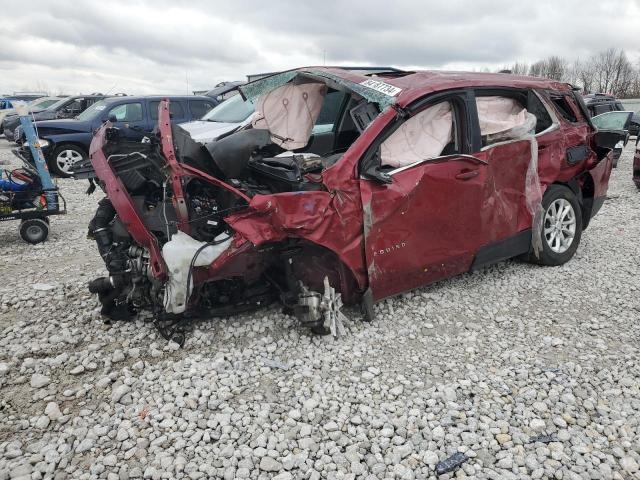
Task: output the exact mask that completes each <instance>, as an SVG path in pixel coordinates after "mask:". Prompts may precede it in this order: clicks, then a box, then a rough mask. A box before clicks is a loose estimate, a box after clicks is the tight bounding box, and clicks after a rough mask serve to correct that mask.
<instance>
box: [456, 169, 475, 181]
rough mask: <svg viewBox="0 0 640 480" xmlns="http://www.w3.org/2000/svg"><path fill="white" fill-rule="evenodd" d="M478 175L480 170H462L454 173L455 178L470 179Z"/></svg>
mask: <svg viewBox="0 0 640 480" xmlns="http://www.w3.org/2000/svg"><path fill="white" fill-rule="evenodd" d="M478 175H480V172H478V170H462V171H461V172H460V173H458V174H457V175H456V178H457V179H458V180H471V179H472V178H475V177H477V176H478Z"/></svg>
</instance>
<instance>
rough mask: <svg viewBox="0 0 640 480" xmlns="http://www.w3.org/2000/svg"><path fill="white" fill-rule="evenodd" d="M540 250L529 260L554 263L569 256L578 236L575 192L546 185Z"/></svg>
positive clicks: (579, 211)
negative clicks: (537, 254)
mask: <svg viewBox="0 0 640 480" xmlns="http://www.w3.org/2000/svg"><path fill="white" fill-rule="evenodd" d="M542 209H543V214H542V228H541V229H540V233H539V235H540V236H541V239H540V240H541V241H542V251H541V252H539V255H540V256H539V257H536V256H535V254H534V253H533V252H532V253H531V254H530V255H529V261H531V262H534V263H538V264H540V265H547V266H558V265H562V264H564V263H566V262H568V261H569V260H571V258H572V257H573V255H574V254H575V253H576V250H577V249H578V245H580V238H581V236H582V209H581V208H580V204H579V203H578V199H577V198H576V196H575V194H574V193H573V192H572V191H571V190H570V189H569V188H567V187H565V186H563V185H550V186H549V188H547V191H546V192H545V194H544V197H543V198H542Z"/></svg>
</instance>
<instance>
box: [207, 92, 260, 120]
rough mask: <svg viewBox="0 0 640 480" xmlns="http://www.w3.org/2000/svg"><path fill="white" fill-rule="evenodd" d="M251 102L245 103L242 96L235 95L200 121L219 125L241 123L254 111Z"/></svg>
mask: <svg viewBox="0 0 640 480" xmlns="http://www.w3.org/2000/svg"><path fill="white" fill-rule="evenodd" d="M255 108H256V107H255V105H254V103H253V102H252V101H251V100H247V101H245V100H244V99H243V98H242V96H240V95H235V96H233V97H231V98H230V99H229V100H227V101H226V102H222V103H221V104H220V105H217V106H216V107H214V108H213V109H212V110H210V111H209V112H208V113H207V114H206V115H205V116H204V117H202V120H206V121H208V122H220V123H242V122H244V121H245V120H246V119H247V118H248V117H249V115H251V114H252V113H253V112H254V110H255Z"/></svg>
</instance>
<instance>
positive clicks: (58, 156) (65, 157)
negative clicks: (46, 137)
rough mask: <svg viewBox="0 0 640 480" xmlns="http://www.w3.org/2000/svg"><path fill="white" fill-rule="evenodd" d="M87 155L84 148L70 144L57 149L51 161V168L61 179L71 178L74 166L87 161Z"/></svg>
mask: <svg viewBox="0 0 640 480" xmlns="http://www.w3.org/2000/svg"><path fill="white" fill-rule="evenodd" d="M86 159H87V153H86V152H85V151H84V149H83V148H82V147H79V146H77V145H73V144H70V143H67V144H62V145H59V146H58V147H56V149H55V150H54V151H53V154H52V155H51V159H50V160H49V167H50V168H51V170H52V171H53V173H55V174H56V175H58V176H59V177H65V178H67V177H70V176H71V172H72V168H73V164H74V163H75V162H79V161H80V160H86Z"/></svg>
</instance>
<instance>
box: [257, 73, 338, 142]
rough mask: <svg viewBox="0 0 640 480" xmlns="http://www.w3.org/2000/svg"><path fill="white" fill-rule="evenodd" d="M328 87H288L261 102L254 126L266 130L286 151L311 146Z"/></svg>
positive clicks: (285, 86)
mask: <svg viewBox="0 0 640 480" xmlns="http://www.w3.org/2000/svg"><path fill="white" fill-rule="evenodd" d="M326 93H327V86H326V85H325V84H324V83H317V82H312V83H301V84H294V83H287V84H285V85H282V86H280V87H278V88H276V89H275V90H272V91H270V92H267V93H265V94H264V95H261V96H260V97H259V98H258V102H257V104H256V111H255V113H254V116H253V119H252V120H251V124H252V125H253V128H256V129H266V130H269V132H270V133H271V140H272V141H273V143H275V144H276V145H280V146H281V147H282V148H284V149H286V150H295V149H298V148H303V147H305V146H306V145H307V143H309V137H310V136H311V131H312V130H313V126H314V125H315V123H316V120H317V119H318V115H319V114H320V110H321V108H322V104H323V102H324V97H325V95H326Z"/></svg>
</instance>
